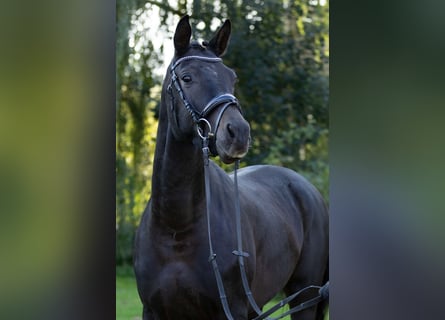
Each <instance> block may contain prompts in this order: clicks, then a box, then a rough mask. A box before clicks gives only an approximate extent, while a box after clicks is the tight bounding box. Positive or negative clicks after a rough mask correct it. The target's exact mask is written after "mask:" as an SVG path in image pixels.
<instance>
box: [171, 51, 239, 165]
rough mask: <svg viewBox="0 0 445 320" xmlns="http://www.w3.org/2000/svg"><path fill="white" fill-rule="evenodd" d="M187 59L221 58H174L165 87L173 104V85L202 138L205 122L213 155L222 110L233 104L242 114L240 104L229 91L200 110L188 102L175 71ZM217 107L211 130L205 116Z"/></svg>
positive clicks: (214, 60) (210, 60)
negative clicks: (168, 81)
mask: <svg viewBox="0 0 445 320" xmlns="http://www.w3.org/2000/svg"><path fill="white" fill-rule="evenodd" d="M188 60H200V61H204V62H210V63H217V62H222V59H221V58H217V57H203V56H185V57H182V58H179V59H178V60H176V61H175V62H174V63H173V64H172V65H171V66H170V73H171V81H170V84H169V85H168V87H167V91H168V93H169V94H170V97H171V99H172V104H174V95H173V90H172V88H173V87H174V88H175V89H176V92H177V93H178V95H179V97H180V99H181V101H182V103H183V105H184V107H185V108H186V109H187V111H188V112H189V113H190V115H191V117H192V119H193V122H194V123H195V125H196V128H197V131H198V135H199V136H200V137H201V138H202V137H203V135H204V130H203V129H202V128H201V124H205V126H207V128H208V132H209V133H208V136H209V138H210V139H211V141H212V144H210V152H211V154H212V155H213V156H216V155H217V151H216V146H215V143H216V133H217V131H218V128H219V124H220V122H221V119H222V116H223V114H224V112H225V111H226V110H227V108H228V107H230V106H234V107H236V108H237V109H238V110H239V112H240V113H241V114H242V110H241V106H240V104H239V102H238V99H237V98H235V96H234V95H232V94H230V93H223V94H220V95H218V96H216V97H214V98H213V99H211V100H210V101H209V102H208V103H207V104H206V105H205V107H204V108H203V109H202V111H199V110H198V109H197V108H196V107H195V106H194V105H193V104H191V103H190V101H189V100H188V99H187V97H186V95H185V93H184V90H183V89H182V88H181V84H180V83H179V80H178V76H177V74H176V72H175V69H176V67H178V65H179V64H180V63H182V62H184V61H188ZM217 107H221V109H220V111H219V113H218V116H217V118H216V122H215V130H214V131H213V132H212V126H211V125H210V122H209V121H208V119H207V117H208V115H209V114H210V113H212V112H213V111H214V110H215V109H216V108H217Z"/></svg>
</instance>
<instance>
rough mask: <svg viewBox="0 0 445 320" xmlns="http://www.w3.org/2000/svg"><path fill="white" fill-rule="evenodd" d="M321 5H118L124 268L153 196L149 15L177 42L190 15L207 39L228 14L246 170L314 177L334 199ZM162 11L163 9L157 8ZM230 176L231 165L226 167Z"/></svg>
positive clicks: (157, 52) (262, 0)
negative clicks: (182, 19)
mask: <svg viewBox="0 0 445 320" xmlns="http://www.w3.org/2000/svg"><path fill="white" fill-rule="evenodd" d="M319 3H320V2H319V1H316V0H306V1H302V0H287V1H286V0H276V1H266V0H241V1H231V0H221V1H213V0H178V1H177V3H176V5H172V2H167V1H161V0H158V1H147V2H146V1H136V0H133V1H121V0H118V1H117V22H118V28H117V29H118V30H117V54H116V64H117V73H118V74H117V105H116V115H117V117H116V123H117V125H116V129H117V139H116V153H117V156H116V158H117V159H116V183H117V192H116V206H117V214H116V233H117V244H116V245H117V256H116V258H117V262H118V263H124V262H130V261H131V251H132V241H133V236H134V230H135V228H136V226H137V223H138V221H139V217H140V215H141V213H142V211H143V209H144V207H145V205H146V202H147V200H148V198H149V196H150V188H151V182H150V179H151V170H152V169H151V166H152V159H153V153H154V144H155V141H154V139H155V133H156V126H157V123H156V118H155V116H156V107H157V106H158V105H159V100H160V93H159V90H160V89H159V85H160V83H161V81H162V79H159V77H158V76H156V74H155V69H156V68H159V67H160V66H161V60H164V59H170V56H166V57H165V58H164V57H163V58H162V59H161V58H160V57H161V54H163V47H161V48H160V49H158V48H155V46H154V45H153V43H152V39H151V38H150V37H149V36H148V35H149V32H148V31H149V30H148V29H147V26H145V25H144V24H143V19H144V18H145V19H146V18H147V17H150V14H153V12H158V14H159V18H160V19H159V20H160V24H161V25H160V26H159V29H158V33H159V32H166V33H165V35H166V37H172V35H173V32H174V30H175V27H176V22H177V21H178V18H179V16H180V15H183V14H186V13H189V14H191V15H192V20H191V22H192V24H193V32H194V34H193V37H194V38H195V39H206V40H209V39H210V37H211V36H212V35H213V33H214V31H215V30H216V28H217V27H218V26H220V25H221V23H222V22H223V21H224V19H226V18H230V20H231V21H232V25H233V28H232V37H231V42H230V47H229V50H228V52H227V55H226V56H225V57H224V59H225V63H226V64H227V65H228V66H230V67H231V68H233V69H234V70H235V71H236V72H237V75H238V78H239V82H238V84H237V87H236V92H235V94H236V96H237V97H238V99H239V100H240V102H241V105H242V107H243V110H244V114H245V117H246V119H247V120H248V121H249V123H250V125H251V134H252V145H251V148H250V150H249V153H248V155H247V156H246V158H245V159H243V163H242V165H251V164H262V163H269V164H276V165H280V166H286V167H289V168H291V169H293V170H295V171H297V172H299V173H301V174H302V175H304V176H305V177H306V178H308V179H309V181H311V182H312V183H314V184H315V186H316V187H317V188H318V189H319V190H320V191H321V192H322V194H323V196H324V197H325V199H328V179H329V166H328V154H327V145H328V141H329V129H328V128H329V118H328V96H329V83H328V66H329V65H328V62H329V53H328V52H329V47H328V43H329V41H328V39H329V35H328V13H329V5H328V3H326V4H324V5H320V4H319ZM155 10H157V11H155ZM223 167H224V168H225V169H227V170H232V167H230V166H229V167H228V166H223Z"/></svg>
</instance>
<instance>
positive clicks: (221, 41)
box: [209, 20, 232, 57]
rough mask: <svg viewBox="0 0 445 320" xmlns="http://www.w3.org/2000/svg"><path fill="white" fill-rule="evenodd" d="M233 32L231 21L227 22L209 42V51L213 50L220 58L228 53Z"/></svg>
mask: <svg viewBox="0 0 445 320" xmlns="http://www.w3.org/2000/svg"><path fill="white" fill-rule="evenodd" d="M231 30H232V24H231V23H230V20H226V21H225V22H224V24H223V25H222V27H221V28H219V30H218V31H217V32H216V34H215V35H214V36H213V38H212V40H210V42H209V49H210V50H212V51H213V52H214V53H215V54H216V55H217V56H218V57H220V56H222V55H223V54H224V53H226V49H227V45H228V43H229V39H230V32H231Z"/></svg>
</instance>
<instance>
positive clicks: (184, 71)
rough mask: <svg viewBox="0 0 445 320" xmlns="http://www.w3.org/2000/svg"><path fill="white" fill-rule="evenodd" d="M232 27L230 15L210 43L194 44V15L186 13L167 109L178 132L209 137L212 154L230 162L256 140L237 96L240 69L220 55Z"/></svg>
mask: <svg viewBox="0 0 445 320" xmlns="http://www.w3.org/2000/svg"><path fill="white" fill-rule="evenodd" d="M230 32H231V24H230V21H229V20H226V21H225V22H224V24H223V25H222V27H221V28H220V29H219V30H218V31H217V32H216V34H215V35H214V37H213V38H212V39H211V40H210V41H209V42H206V41H204V42H203V43H202V44H200V43H198V42H191V43H190V38H191V33H192V30H191V27H190V24H189V17H188V16H185V17H183V18H182V19H181V20H180V21H179V23H178V25H177V27H176V32H175V35H174V39H173V40H174V46H175V56H174V58H173V60H172V62H171V64H170V66H169V71H168V72H167V75H166V79H165V83H166V84H167V85H166V86H164V90H166V91H167V93H168V95H169V96H170V99H169V100H168V101H167V104H168V105H169V106H168V107H167V113H168V121H169V127H170V129H171V130H172V133H173V135H174V137H175V138H176V139H178V140H182V141H184V140H187V139H189V140H190V141H195V142H196V141H200V139H197V138H199V137H201V138H204V137H208V138H209V141H210V142H209V147H210V150H211V153H212V154H213V155H215V156H216V155H219V156H220V158H221V160H222V161H223V162H224V163H232V162H234V161H235V160H237V159H240V158H242V157H244V156H245V155H246V153H247V150H248V147H249V143H250V127H249V124H248V123H247V121H246V120H245V119H244V117H243V115H242V112H241V107H240V105H239V103H238V100H237V99H236V98H235V96H234V95H233V93H234V85H235V82H236V74H235V72H234V71H233V70H232V69H230V68H228V67H227V66H225V65H224V64H223V63H222V60H221V58H220V57H221V56H222V55H223V54H224V53H225V51H226V48H227V45H228V42H229V38H230ZM164 93H165V92H164Z"/></svg>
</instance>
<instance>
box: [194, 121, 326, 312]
mask: <svg viewBox="0 0 445 320" xmlns="http://www.w3.org/2000/svg"><path fill="white" fill-rule="evenodd" d="M199 121H205V123H206V124H207V126H208V127H209V134H208V136H204V134H203V132H202V130H201V128H200V127H199V126H198V127H197V131H198V135H199V137H200V138H201V139H202V153H203V158H204V183H205V193H206V213H207V235H208V241H209V253H210V254H209V262H210V263H211V264H212V267H213V272H214V274H215V279H216V284H217V287H218V293H219V298H220V300H221V304H222V307H223V310H224V313H225V315H226V318H227V319H228V320H234V318H233V316H232V313H231V312H230V307H229V303H228V301H227V296H226V293H225V290H224V283H223V280H222V276H221V273H220V271H219V268H218V263H217V261H216V253H215V251H214V249H213V244H212V233H211V229H210V201H211V195H210V177H209V162H210V160H209V147H208V146H209V139H210V137H211V135H212V133H211V131H212V130H211V126H210V123H209V122H208V121H207V120H205V119H204V118H202V119H200V120H199ZM215 132H216V131H215ZM238 168H239V160H236V161H235V170H234V197H235V213H236V237H237V250H233V251H232V254H234V255H236V256H237V257H238V264H239V267H240V273H241V280H242V283H243V288H244V292H245V294H246V297H247V299H248V300H249V303H250V305H251V306H252V308H253V309H254V310H255V312H256V313H257V315H258V316H257V317H255V318H254V319H253V320H263V319H266V320H278V319H281V318H284V317H285V316H287V315H290V314H293V313H296V312H299V311H302V310H304V309H307V308H310V307H312V306H315V305H316V304H318V303H319V302H321V301H323V300H324V299H327V298H328V297H329V281H328V282H326V283H325V284H324V285H323V286H322V287H320V286H313V285H311V286H308V287H305V288H303V289H301V290H300V291H298V292H296V293H294V294H292V295H290V296H288V297H287V298H285V299H283V300H281V301H280V302H278V303H277V304H275V305H274V306H273V307H271V308H270V309H269V310H267V311H266V312H264V313H263V312H262V311H261V309H260V308H259V307H258V304H257V303H256V301H255V299H254V297H253V294H252V291H251V290H250V287H249V283H248V280H247V274H246V269H245V265H244V258H247V257H249V254H248V253H247V252H244V251H243V248H242V233H241V209H240V203H239V193H238V174H237V171H238ZM310 289H318V295H317V296H315V297H314V298H311V299H309V300H307V301H305V302H303V303H301V304H299V305H298V306H296V307H294V308H292V309H290V310H288V311H286V312H285V313H283V314H282V315H280V316H278V317H276V318H268V316H270V315H271V314H272V313H274V312H275V311H277V310H278V309H280V308H282V307H283V306H284V305H286V304H287V303H289V302H291V301H292V300H294V299H295V298H297V297H298V296H299V295H300V294H302V293H303V292H306V291H307V290H310Z"/></svg>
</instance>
